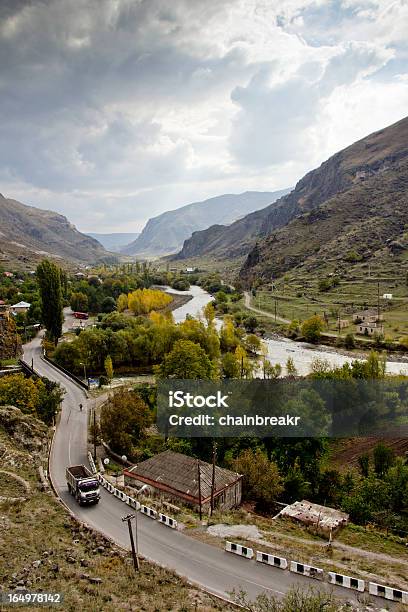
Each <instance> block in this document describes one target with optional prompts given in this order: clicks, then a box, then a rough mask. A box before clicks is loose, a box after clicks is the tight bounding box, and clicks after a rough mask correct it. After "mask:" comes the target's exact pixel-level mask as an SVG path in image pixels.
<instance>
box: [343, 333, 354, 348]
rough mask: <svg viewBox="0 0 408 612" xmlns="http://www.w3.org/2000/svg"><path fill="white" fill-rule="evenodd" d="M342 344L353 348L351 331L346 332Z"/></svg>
mask: <svg viewBox="0 0 408 612" xmlns="http://www.w3.org/2000/svg"><path fill="white" fill-rule="evenodd" d="M344 346H345V347H346V349H353V348H354V347H355V340H354V336H353V334H352V333H348V334H346V337H345V338H344Z"/></svg>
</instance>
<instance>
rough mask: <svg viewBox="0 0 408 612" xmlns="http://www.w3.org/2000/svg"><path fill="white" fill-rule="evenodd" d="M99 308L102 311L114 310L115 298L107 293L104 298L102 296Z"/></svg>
mask: <svg viewBox="0 0 408 612" xmlns="http://www.w3.org/2000/svg"><path fill="white" fill-rule="evenodd" d="M101 310H102V312H107V313H110V312H113V311H114V310H116V300H115V298H113V297H111V296H110V295H108V296H107V297H106V298H104V299H103V300H102V304H101Z"/></svg>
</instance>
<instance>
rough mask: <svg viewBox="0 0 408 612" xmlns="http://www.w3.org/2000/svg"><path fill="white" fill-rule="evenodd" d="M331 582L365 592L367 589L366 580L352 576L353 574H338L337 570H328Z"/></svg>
mask: <svg viewBox="0 0 408 612" xmlns="http://www.w3.org/2000/svg"><path fill="white" fill-rule="evenodd" d="M328 576H329V582H330V584H337V585H338V586H343V587H345V588H346V589H354V590H355V591H361V592H363V591H364V589H365V582H364V580H360V579H359V578H352V577H351V576H343V574H336V573H335V572H328Z"/></svg>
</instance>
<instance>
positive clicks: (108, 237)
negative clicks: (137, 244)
mask: <svg viewBox="0 0 408 612" xmlns="http://www.w3.org/2000/svg"><path fill="white" fill-rule="evenodd" d="M87 236H91V238H95V240H97V241H98V242H99V243H100V244H101V245H102V246H103V247H104V248H105V249H106V250H107V251H113V252H114V253H118V252H119V251H120V250H121V249H122V248H124V247H126V246H127V245H128V244H130V243H131V242H133V241H134V240H136V238H137V237H138V236H139V234H138V233H135V232H133V233H121V232H117V233H113V234H97V233H94V232H87Z"/></svg>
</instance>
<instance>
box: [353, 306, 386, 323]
mask: <svg viewBox="0 0 408 612" xmlns="http://www.w3.org/2000/svg"><path fill="white" fill-rule="evenodd" d="M383 318H384V317H383V315H382V314H381V313H379V312H378V311H377V309H376V308H368V309H367V310H360V311H359V312H355V313H353V322H354V323H376V322H377V321H382V320H383Z"/></svg>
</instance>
